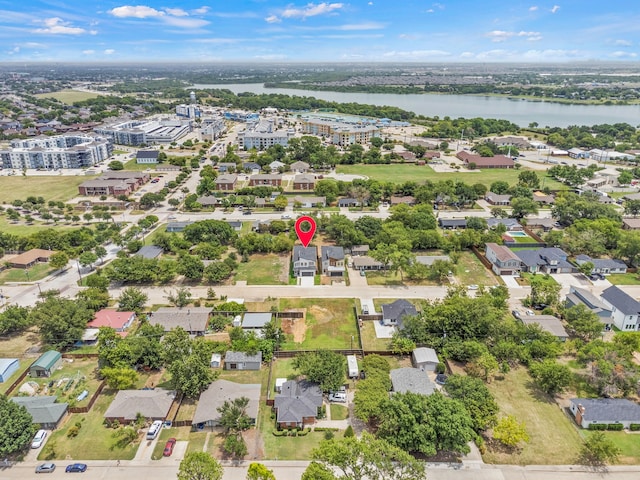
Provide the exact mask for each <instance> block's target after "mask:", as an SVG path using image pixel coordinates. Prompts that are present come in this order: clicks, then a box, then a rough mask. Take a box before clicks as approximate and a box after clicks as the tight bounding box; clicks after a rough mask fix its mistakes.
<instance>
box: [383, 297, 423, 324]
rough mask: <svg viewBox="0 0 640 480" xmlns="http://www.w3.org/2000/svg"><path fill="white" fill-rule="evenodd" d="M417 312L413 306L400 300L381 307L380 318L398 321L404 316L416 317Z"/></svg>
mask: <svg viewBox="0 0 640 480" xmlns="http://www.w3.org/2000/svg"><path fill="white" fill-rule="evenodd" d="M417 314H418V311H417V310H416V307H415V306H413V304H412V303H411V302H409V301H407V300H404V299H400V300H396V301H395V302H393V303H385V304H383V305H382V316H383V318H388V319H391V320H396V321H397V320H400V319H401V318H402V317H404V316H411V315H417Z"/></svg>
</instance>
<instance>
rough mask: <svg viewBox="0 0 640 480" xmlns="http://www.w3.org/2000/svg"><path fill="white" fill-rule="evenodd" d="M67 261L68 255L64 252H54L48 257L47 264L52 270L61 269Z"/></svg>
mask: <svg viewBox="0 0 640 480" xmlns="http://www.w3.org/2000/svg"><path fill="white" fill-rule="evenodd" d="M68 263H69V256H68V255H67V254H66V253H64V252H56V253H54V254H53V255H51V257H50V258H49V265H51V268H53V269H54V270H62V269H63V268H64V267H66V266H67V264H68Z"/></svg>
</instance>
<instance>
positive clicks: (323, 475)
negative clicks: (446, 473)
mask: <svg viewBox="0 0 640 480" xmlns="http://www.w3.org/2000/svg"><path fill="white" fill-rule="evenodd" d="M311 456H312V458H313V459H314V460H315V462H312V463H311V464H310V465H309V467H308V469H307V471H306V472H305V473H304V475H303V477H302V478H303V479H309V480H311V479H313V480H329V479H333V478H335V479H345V480H387V479H390V478H393V479H394V480H423V479H425V478H426V477H425V471H424V463H422V462H419V461H418V460H416V459H415V458H413V457H412V456H411V455H409V454H408V453H407V452H405V451H403V450H401V449H399V448H397V447H394V446H393V445H391V444H389V443H388V442H386V441H385V440H382V439H377V438H375V437H374V436H373V435H371V434H369V433H367V432H364V433H363V434H362V438H361V439H358V438H356V437H348V438H342V439H331V440H324V441H323V442H322V443H320V446H319V447H318V448H316V449H315V450H313V451H312V452H311ZM331 471H337V472H339V473H338V475H337V476H335V475H333V474H331V473H330V472H331ZM330 475H331V476H330Z"/></svg>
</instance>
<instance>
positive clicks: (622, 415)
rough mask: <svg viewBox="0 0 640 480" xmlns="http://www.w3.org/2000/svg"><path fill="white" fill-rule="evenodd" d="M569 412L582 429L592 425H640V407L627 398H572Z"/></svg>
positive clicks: (625, 426) (627, 426)
mask: <svg viewBox="0 0 640 480" xmlns="http://www.w3.org/2000/svg"><path fill="white" fill-rule="evenodd" d="M569 410H571V413H572V414H573V416H574V418H575V420H576V423H577V424H578V425H580V426H581V427H582V428H589V425H591V424H607V425H608V424H613V423H621V424H622V425H623V426H624V428H629V427H630V425H631V424H638V423H640V405H638V404H637V403H635V402H632V401H631V400H627V399H626V398H572V399H571V400H570V404H569Z"/></svg>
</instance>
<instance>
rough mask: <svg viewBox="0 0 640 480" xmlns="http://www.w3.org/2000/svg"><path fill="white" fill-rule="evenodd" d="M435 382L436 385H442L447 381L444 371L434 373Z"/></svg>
mask: <svg viewBox="0 0 640 480" xmlns="http://www.w3.org/2000/svg"><path fill="white" fill-rule="evenodd" d="M436 383H437V384H438V385H444V384H445V383H447V376H446V375H445V374H444V373H439V374H437V375H436Z"/></svg>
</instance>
